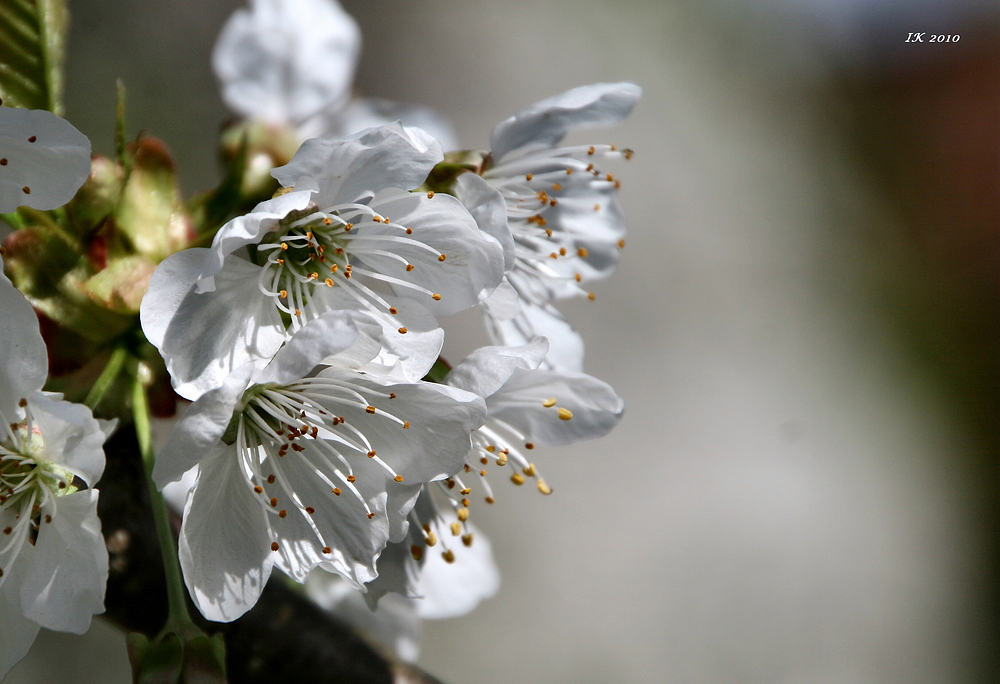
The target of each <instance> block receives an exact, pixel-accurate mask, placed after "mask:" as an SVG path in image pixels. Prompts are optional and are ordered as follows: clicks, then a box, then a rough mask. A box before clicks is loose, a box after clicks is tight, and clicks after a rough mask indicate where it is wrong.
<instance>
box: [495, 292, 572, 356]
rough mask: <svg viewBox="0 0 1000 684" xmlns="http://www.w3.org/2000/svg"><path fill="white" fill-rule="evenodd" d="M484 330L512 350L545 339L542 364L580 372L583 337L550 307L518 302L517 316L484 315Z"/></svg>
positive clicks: (497, 341) (548, 305) (549, 305)
mask: <svg viewBox="0 0 1000 684" xmlns="http://www.w3.org/2000/svg"><path fill="white" fill-rule="evenodd" d="M484 314H485V316H484V317H485V319H486V329H487V331H488V332H489V334H490V338H491V339H492V340H493V341H494V342H496V343H497V344H500V345H503V346H508V347H516V346H521V345H525V344H528V343H529V342H530V341H531V340H533V339H535V338H536V337H545V338H547V339H548V340H549V353H548V354H546V356H545V364H546V365H547V366H548V367H550V368H552V369H554V370H558V371H566V372H570V373H578V372H580V371H581V370H583V338H582V337H580V333H578V332H577V331H576V330H574V329H573V326H571V325H570V324H569V322H568V321H567V320H566V319H565V318H564V317H563V315H562V314H561V313H559V311H558V310H557V309H556V308H555V307H554V306H552V305H551V304H536V303H534V302H528V301H524V300H522V301H521V313H520V314H519V315H517V316H515V317H514V318H511V319H510V320H497V319H493V318H490V316H489V313H488V312H485V311H484Z"/></svg>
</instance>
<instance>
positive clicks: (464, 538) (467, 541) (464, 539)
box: [462, 532, 472, 546]
mask: <svg viewBox="0 0 1000 684" xmlns="http://www.w3.org/2000/svg"><path fill="white" fill-rule="evenodd" d="M462 543H463V544H465V545H466V546H472V532H469V533H468V534H463V535H462Z"/></svg>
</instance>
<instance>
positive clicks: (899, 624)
mask: <svg viewBox="0 0 1000 684" xmlns="http://www.w3.org/2000/svg"><path fill="white" fill-rule="evenodd" d="M239 4H240V3H238V2H234V1H230V0H226V1H224V2H204V1H203V0H202V1H195V0H182V1H178V2H170V3H146V2H127V1H123V0H114V1H112V0H88V1H80V2H77V1H76V0H73V1H72V2H71V9H72V10H73V29H72V35H71V41H70V45H69V61H68V74H67V117H68V118H69V119H70V120H71V121H72V122H73V123H74V124H75V125H76V126H77V127H79V128H80V129H81V130H82V131H83V132H84V133H86V134H87V135H88V136H90V137H91V139H92V140H93V142H94V148H95V150H96V151H103V152H105V153H110V152H112V150H113V144H112V130H113V122H114V83H115V78H117V77H121V78H122V79H123V80H124V81H125V84H126V86H127V87H128V94H129V126H130V129H131V130H130V132H132V133H134V132H136V131H138V130H139V129H140V128H144V129H148V131H149V132H150V134H152V135H155V136H157V137H160V138H162V139H164V140H165V141H166V143H167V144H168V145H169V146H170V148H171V149H172V150H173V152H174V154H175V156H176V159H177V162H178V165H179V168H180V173H181V177H182V180H183V183H184V186H185V189H186V190H187V191H188V192H189V193H191V192H194V191H197V190H201V189H204V188H207V187H210V186H211V185H212V184H213V182H215V180H217V177H218V174H217V166H216V163H215V140H216V134H217V131H218V128H219V125H220V123H221V122H222V121H223V120H224V119H225V118H226V117H227V116H228V114H227V112H226V111H225V110H224V108H223V106H222V103H221V101H220V99H219V96H218V94H217V87H216V83H215V81H214V77H213V75H212V72H211V69H210V66H209V54H210V50H211V46H212V44H213V41H214V39H215V36H216V35H217V33H218V30H219V28H220V26H221V24H222V22H223V21H224V20H225V18H226V17H227V16H228V14H229V13H230V12H231V11H232V9H233V8H235V7H237V6H238V5H239ZM344 4H345V7H346V8H347V10H348V11H349V12H351V13H352V14H353V15H354V16H355V17H356V18H357V19H358V22H359V23H360V25H361V28H362V31H363V34H364V40H365V44H364V52H363V57H362V61H361V66H360V71H359V74H358V79H357V84H358V88H359V89H360V91H361V92H363V93H364V94H366V95H375V96H380V97H385V98H389V99H394V100H399V101H407V102H415V103H422V104H426V105H432V106H434V107H436V108H438V109H440V110H441V111H443V112H445V113H446V114H447V115H448V116H449V117H451V119H452V121H453V122H454V124H455V127H456V129H457V131H458V133H459V137H460V139H461V140H462V142H463V144H464V145H465V146H467V147H474V148H482V147H485V146H486V145H487V141H488V135H489V131H490V129H491V128H492V126H493V125H494V124H495V123H496V122H497V121H499V120H501V119H502V118H505V117H507V116H509V115H510V114H512V113H514V112H515V111H516V110H517V109H519V108H521V107H523V106H525V105H527V104H530V103H532V102H534V101H536V100H539V99H541V98H543V97H547V96H549V95H552V94H555V93H558V92H561V91H563V90H565V89H567V88H570V87H573V86H577V85H581V84H584V83H589V82H598V81H616V80H631V81H635V82H636V83H639V84H640V85H642V86H643V88H644V90H645V92H644V96H643V99H642V101H641V102H640V103H639V105H638V106H637V108H636V110H635V112H634V114H633V116H632V117H631V118H630V119H629V120H628V121H627V122H625V123H624V124H623V125H621V126H618V127H617V128H615V129H613V130H599V131H593V132H588V133H584V134H579V135H577V136H576V138H575V140H577V141H578V142H586V141H595V142H615V143H617V144H618V145H619V146H628V147H632V148H633V149H635V150H636V156H635V158H634V159H633V160H632V161H631V162H629V163H627V164H625V163H623V164H621V165H620V168H613V169H611V170H613V171H614V172H615V175H616V176H618V175H620V177H622V178H623V179H624V183H623V188H622V191H621V199H622V203H623V205H624V207H625V211H626V214H627V216H628V220H629V231H630V233H629V237H628V240H627V242H628V244H627V246H626V248H625V250H624V252H623V256H622V261H621V264H620V267H619V269H618V271H617V273H615V275H614V276H613V277H612V278H610V279H609V280H608V281H606V282H604V283H600V284H598V285H597V286H596V287H595V291H596V294H597V299H596V301H594V302H587V301H585V300H584V301H579V302H577V301H574V302H570V303H567V304H566V305H565V306H564V307H563V310H564V311H565V312H566V313H567V315H568V317H569V318H570V319H571V320H572V321H573V322H574V323H575V324H576V325H577V326H578V328H579V329H580V330H581V331H582V333H583V335H584V337H585V339H586V341H587V345H588V347H587V350H588V353H587V364H586V365H587V371H588V372H589V373H591V374H593V375H595V376H597V377H599V378H602V379H604V380H606V381H608V382H610V383H611V384H612V385H613V386H614V387H615V388H616V389H617V391H618V392H619V394H620V395H621V396H623V397H624V398H625V401H626V403H627V409H626V413H625V417H624V419H623V420H622V422H621V424H620V425H619V427H618V428H617V429H616V430H615V431H614V432H613V433H612V434H611V435H610V436H609V437H607V438H605V439H603V440H600V441H598V442H591V443H584V444H580V445H576V446H573V447H569V448H564V449H561V450H559V449H550V450H546V451H543V452H541V453H538V454H537V462H538V466H539V468H540V469H541V471H542V473H543V474H544V475H545V478H546V480H547V481H548V482H549V483H550V484H551V485H552V486H553V488H554V490H555V494H554V495H553V496H551V497H542V496H539V495H538V494H537V492H535V491H533V490H528V489H527V488H524V489H517V488H515V487H513V486H505V485H506V482H497V483H495V485H496V488H497V491H498V499H499V501H498V503H497V505H495V506H493V507H490V508H489V509H487V508H486V507H485V506H483V507H478V508H474V510H473V516H474V519H475V522H476V523H477V524H478V525H479V526H480V527H482V528H483V529H484V530H485V531H486V532H487V533H488V534H489V536H490V538H491V539H492V540H493V546H494V550H495V552H496V554H497V558H498V561H499V563H500V566H501V570H502V574H503V584H502V588H501V590H500V593H499V595H498V596H496V597H495V598H494V599H492V600H490V601H488V602H486V603H484V604H483V605H482V606H481V607H480V608H479V609H478V610H477V611H476V612H474V613H473V614H471V615H469V616H467V617H465V618H461V619H457V620H451V621H446V622H434V623H426V624H425V629H424V641H423V653H422V657H421V664H422V665H423V666H425V667H426V668H427V669H428V670H430V671H431V672H432V673H434V674H436V675H437V676H439V677H441V678H442V679H443V680H444V681H445V682H450V683H455V684H457V683H458V682H484V683H485V682H565V683H570V682H572V683H574V684H582V683H591V682H593V683H598V682H611V683H623V684H633V683H640V682H667V681H669V682H782V683H784V682H787V683H789V684H791V683H798V682H805V683H816V684H821V683H822V684H826V683H841V682H859V683H860V682H899V683H904V682H906V683H908V682H980V681H982V682H989V681H998V680H1000V669H998V663H997V653H998V652H1000V646H998V642H997V631H996V626H997V610H998V601H997V588H996V587H997V581H996V580H997V576H996V570H997V544H996V542H997V522H998V511H997V485H998V482H1000V480H998V477H997V474H998V473H997V455H998V448H997V443H998V440H997V426H998V423H997V418H998V412H997V403H998V397H1000V386H998V378H997V369H998V362H997V356H998V353H997V350H998V347H997V343H996V339H997V334H998V332H1000V330H998V328H1000V316H998V312H1000V307H998V304H1000V297H998V292H1000V287H998V272H1000V269H998V266H1000V259H998V240H997V236H998V231H997V229H998V227H1000V217H998V205H997V196H998V192H997V190H998V183H997V180H998V174H997V167H998V162H997V151H998V147H1000V143H998V139H997V131H998V123H997V120H998V117H997V106H998V105H997V103H998V100H1000V98H998V95H1000V93H998V79H997V74H998V69H997V65H998V55H1000V51H998V35H1000V33H998V30H997V27H998V23H997V13H996V11H995V5H994V4H993V3H975V2H973V3H962V2H958V3H944V2H939V3H934V2H906V3H904V2H895V3H892V2H889V3H885V2H875V0H853V1H848V0H842V1H836V0H783V1H781V2H769V3H750V2H739V1H737V0H712V1H711V2H707V3H697V2H693V0H669V1H664V2H653V1H642V0H621V1H619V2H614V3H612V2H610V1H597V0H576V1H571V0H545V1H544V2H514V1H508V0H494V1H493V2H483V1H479V0H477V1H473V2H445V1H443V0H435V1H430V2H419V3H418V2H403V1H402V0H392V1H389V2H377V1H374V0H370V1H369V2H362V1H361V0H352V1H351V2H345V3H344ZM917 31H923V32H927V33H929V34H959V35H961V41H960V42H959V43H957V44H927V43H922V44H912V43H911V44H907V43H905V42H904V41H905V39H906V37H907V34H908V33H909V32H917ZM448 325H449V327H448V341H447V347H446V353H447V356H448V357H449V358H452V359H455V360H457V359H459V358H461V356H463V355H464V354H465V353H466V352H468V351H469V350H471V349H472V348H474V347H475V346H477V345H479V344H481V343H483V342H484V341H485V336H484V335H483V334H482V333H481V330H480V328H481V326H480V322H479V320H478V317H477V316H475V315H466V316H458V317H456V318H455V319H453V320H451V321H449V322H448ZM70 663H72V666H70ZM70 669H71V670H72V671H73V674H67V671H68V670H70ZM128 677H129V675H128V666H127V661H126V659H125V647H124V642H123V640H122V638H121V636H120V635H118V634H116V633H115V630H114V629H113V628H112V627H109V626H108V625H106V624H103V623H99V622H98V621H95V626H94V628H93V629H92V630H91V633H90V634H89V635H88V636H86V637H72V636H67V635H62V634H43V635H42V636H41V637H40V638H39V640H38V642H37V643H36V644H35V647H34V649H33V650H32V652H31V654H29V656H28V658H27V659H26V660H25V661H24V662H22V663H21V664H20V665H19V666H18V667H16V668H15V669H14V671H13V672H12V673H11V674H10V676H9V677H8V679H7V680H6V681H7V682H10V683H14V682H16V683H18V684H23V683H25V682H55V681H63V682H97V681H99V682H104V681H107V682H125V681H128Z"/></svg>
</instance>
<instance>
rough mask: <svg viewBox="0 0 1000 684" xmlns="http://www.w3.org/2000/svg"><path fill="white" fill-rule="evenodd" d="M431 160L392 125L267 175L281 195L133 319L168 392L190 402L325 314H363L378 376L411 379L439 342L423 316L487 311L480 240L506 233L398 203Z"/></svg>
mask: <svg viewBox="0 0 1000 684" xmlns="http://www.w3.org/2000/svg"><path fill="white" fill-rule="evenodd" d="M441 158H442V155H441V148H440V145H439V144H438V143H437V141H435V140H433V139H432V138H430V137H429V136H428V135H427V134H426V133H424V132H423V131H421V130H419V129H411V128H405V127H403V126H401V125H399V124H393V125H390V126H383V127H381V128H374V129H369V130H366V131H363V132H361V133H359V134H356V135H354V136H351V137H348V138H346V139H344V140H336V141H333V140H319V139H314V140H308V141H306V143H304V144H303V145H302V147H301V149H300V150H299V151H298V153H297V154H296V155H295V158H294V159H292V161H291V163H289V164H288V165H286V166H283V167H281V168H278V169H275V170H274V176H275V177H276V178H277V179H278V180H279V181H280V182H281V183H282V184H283V185H285V186H287V187H289V188H290V189H291V190H290V191H289V192H287V193H285V194H282V195H280V196H278V197H275V198H274V199H271V200H267V201H265V202H261V203H260V204H259V205H258V206H257V207H256V208H255V209H254V210H253V211H252V212H251V213H249V214H247V215H245V216H241V217H238V218H236V219H234V220H232V221H230V222H229V223H227V224H226V225H225V226H223V227H222V228H221V229H220V230H219V232H218V233H217V235H216V237H215V241H214V243H213V245H212V248H211V249H209V250H205V249H192V250H186V251H184V252H180V253H178V254H175V255H173V256H171V257H169V258H168V259H166V260H165V261H164V262H163V263H162V264H161V265H160V266H159V268H158V269H157V271H156V273H155V274H154V275H153V277H152V279H151V281H150V285H149V291H148V293H147V294H146V297H145V299H144V300H143V302H142V307H141V310H140V314H141V319H142V325H143V330H144V331H145V333H146V336H147V337H148V338H149V340H150V341H151V342H152V343H153V344H154V345H156V347H157V348H158V349H159V350H160V352H161V354H162V355H163V357H164V359H165V360H166V363H167V368H168V369H169V371H170V374H171V377H172V380H173V382H174V386H175V388H176V389H177V391H178V392H179V393H180V394H181V395H182V396H185V397H188V398H191V399H195V398H197V397H198V396H200V395H201V393H203V392H204V391H206V390H208V389H211V388H213V387H217V386H218V385H219V384H220V383H221V382H222V380H223V379H224V378H225V377H226V376H227V375H228V374H229V373H231V372H232V371H234V370H235V369H236V368H238V367H239V366H241V365H242V364H244V363H247V362H249V361H254V362H255V363H257V365H258V367H261V366H262V365H264V364H266V363H267V362H268V361H269V360H270V358H271V356H272V355H273V354H274V352H275V351H277V349H278V347H279V346H280V344H281V343H282V341H283V340H284V339H286V337H287V335H288V334H290V333H291V332H294V331H295V330H298V329H299V328H301V327H302V326H303V325H304V324H305V323H307V322H308V321H310V320H314V319H315V318H317V317H318V316H320V315H322V314H323V313H324V312H327V311H333V310H360V311H365V312H367V313H369V314H370V315H372V316H373V317H374V318H375V319H376V320H378V321H379V323H380V324H381V326H382V328H383V331H384V333H383V340H382V344H383V347H384V351H383V356H382V358H380V359H379V361H380V363H382V364H383V365H385V366H389V367H396V368H397V369H398V372H399V373H400V374H401V376H402V377H405V378H407V379H410V380H415V379H419V378H421V377H423V375H424V374H425V373H426V372H427V370H428V369H429V368H430V366H431V364H433V363H434V361H435V360H436V359H437V356H438V352H439V351H440V348H441V343H442V341H443V332H442V331H441V330H440V329H439V328H438V325H437V321H436V319H435V316H436V315H449V314H453V313H456V312H458V311H461V310H462V309H465V308H468V307H471V306H473V305H475V304H476V303H477V302H479V301H481V300H483V299H486V298H487V297H488V296H489V295H490V294H492V292H493V291H494V289H495V288H496V287H497V285H498V283H499V282H500V280H501V278H502V276H503V268H504V263H503V249H502V247H501V245H500V243H499V242H498V241H497V240H496V239H495V238H494V237H492V235H494V234H498V233H502V231H505V230H506V224H505V219H504V216H503V211H502V209H501V210H499V211H493V212H481V217H480V222H479V223H477V220H476V217H474V216H473V215H472V214H470V212H469V211H468V210H467V209H466V208H465V207H464V206H463V205H462V203H461V202H459V201H458V200H457V199H455V198H454V197H451V196H448V195H443V194H438V195H436V196H435V195H434V193H426V194H425V193H413V192H409V190H410V189H411V188H414V187H417V186H419V185H420V184H421V183H423V181H424V179H425V178H426V177H427V174H428V173H429V172H430V170H431V168H433V166H434V165H435V164H436V163H437V162H438V161H440V160H441ZM493 201H495V202H496V203H497V204H498V205H499V206H500V207H502V203H501V202H502V200H501V198H500V196H499V194H497V195H496V196H495V198H494V200H493ZM491 221H492V222H493V223H490V222H491ZM241 248H249V249H250V250H251V254H252V255H253V256H255V258H256V263H253V262H251V261H247V260H245V259H242V258H240V257H238V256H236V255H235V254H234V252H235V251H236V250H239V249H241ZM286 321H287V326H288V328H289V330H288V331H287V332H286ZM206 331H212V334H210V335H209V334H205V333H206Z"/></svg>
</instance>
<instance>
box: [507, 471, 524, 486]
mask: <svg viewBox="0 0 1000 684" xmlns="http://www.w3.org/2000/svg"><path fill="white" fill-rule="evenodd" d="M510 481H511V482H513V483H514V484H516V485H517V486H518V487H520V486H521V485H523V484H524V475H522V474H521V473H514V474H513V475H511V476H510Z"/></svg>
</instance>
